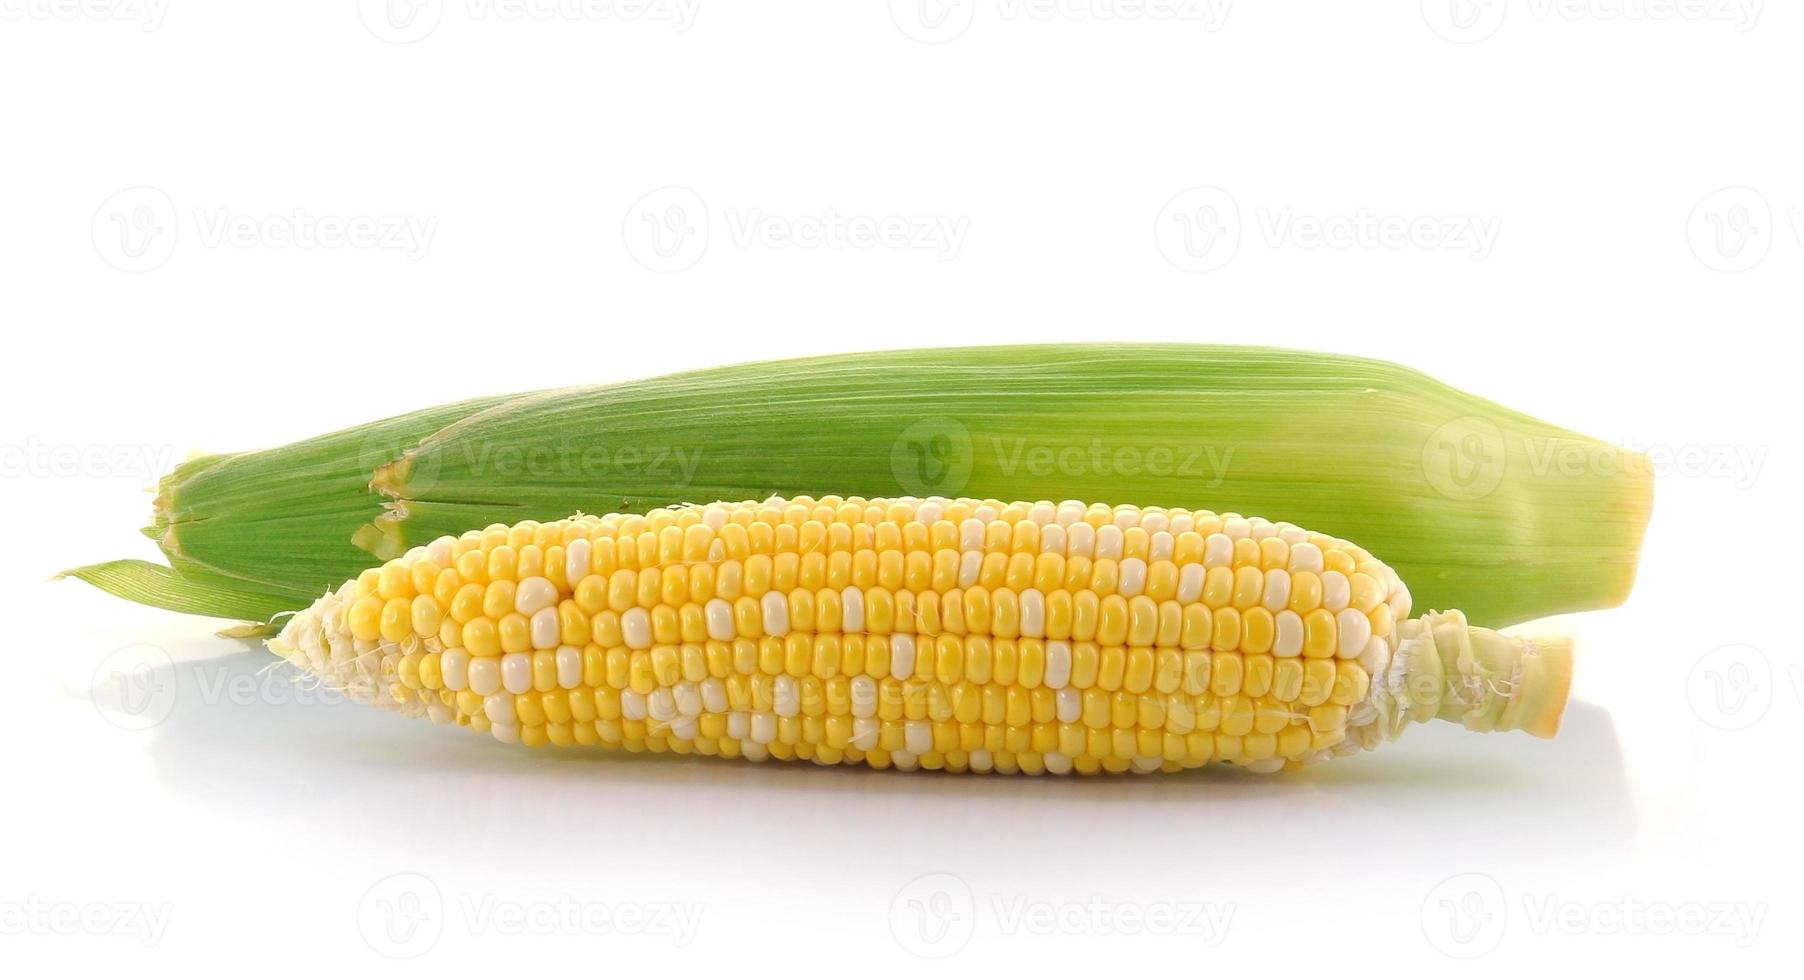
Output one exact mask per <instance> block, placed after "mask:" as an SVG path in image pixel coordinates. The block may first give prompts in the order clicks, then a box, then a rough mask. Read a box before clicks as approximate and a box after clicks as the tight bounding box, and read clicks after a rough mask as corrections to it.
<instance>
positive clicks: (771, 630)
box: [759, 590, 789, 636]
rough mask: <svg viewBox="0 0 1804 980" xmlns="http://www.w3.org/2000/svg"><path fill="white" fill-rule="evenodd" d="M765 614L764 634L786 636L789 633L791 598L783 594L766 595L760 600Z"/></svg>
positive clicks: (770, 593) (772, 593)
mask: <svg viewBox="0 0 1804 980" xmlns="http://www.w3.org/2000/svg"><path fill="white" fill-rule="evenodd" d="M759 605H760V607H761V608H762V609H763V612H764V632H765V633H766V634H768V635H770V636H784V635H786V634H787V633H788V632H789V597H788V596H786V595H784V594H783V593H781V592H777V591H774V590H773V591H771V592H766V593H764V598H763V599H761V600H759Z"/></svg>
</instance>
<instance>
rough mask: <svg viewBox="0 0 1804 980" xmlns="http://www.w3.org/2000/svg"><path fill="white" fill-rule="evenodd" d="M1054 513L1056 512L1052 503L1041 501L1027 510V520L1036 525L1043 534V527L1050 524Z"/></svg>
mask: <svg viewBox="0 0 1804 980" xmlns="http://www.w3.org/2000/svg"><path fill="white" fill-rule="evenodd" d="M1055 513H1057V512H1056V511H1055V510H1054V509H1053V506H1052V501H1050V500H1041V501H1038V502H1036V503H1035V504H1034V505H1033V506H1032V507H1029V508H1028V509H1027V519H1028V520H1030V521H1033V522H1034V523H1035V524H1038V525H1039V526H1040V527H1041V529H1042V533H1044V529H1045V527H1046V526H1047V525H1049V524H1051V523H1052V519H1053V515H1054V514H1055Z"/></svg>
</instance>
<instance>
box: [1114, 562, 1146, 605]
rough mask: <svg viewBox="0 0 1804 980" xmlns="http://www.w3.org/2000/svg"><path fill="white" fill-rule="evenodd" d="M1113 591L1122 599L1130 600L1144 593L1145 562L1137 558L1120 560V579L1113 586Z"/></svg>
mask: <svg viewBox="0 0 1804 980" xmlns="http://www.w3.org/2000/svg"><path fill="white" fill-rule="evenodd" d="M1115 591H1116V592H1118V593H1120V594H1121V596H1122V598H1124V599H1132V598H1133V597H1135V596H1137V595H1139V594H1140V593H1142V592H1145V591H1146V562H1143V561H1141V560H1140V559H1138V558H1123V559H1122V560H1121V578H1120V580H1119V581H1118V582H1117V583H1116V585H1115Z"/></svg>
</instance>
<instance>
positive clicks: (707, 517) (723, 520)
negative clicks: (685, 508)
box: [702, 504, 732, 531]
mask: <svg viewBox="0 0 1804 980" xmlns="http://www.w3.org/2000/svg"><path fill="white" fill-rule="evenodd" d="M730 517H732V514H730V513H728V511H727V508H726V507H725V506H723V505H721V504H715V505H713V506H711V507H709V508H708V509H707V510H705V511H702V523H703V524H706V525H708V528H709V530H713V531H718V530H720V529H721V528H723V527H726V526H727V520H728V518H730Z"/></svg>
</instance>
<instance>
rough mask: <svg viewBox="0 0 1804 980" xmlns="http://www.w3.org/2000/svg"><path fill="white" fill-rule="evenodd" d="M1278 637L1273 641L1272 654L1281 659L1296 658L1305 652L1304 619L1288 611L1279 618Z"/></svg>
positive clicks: (1281, 613) (1280, 614) (1279, 615)
mask: <svg viewBox="0 0 1804 980" xmlns="http://www.w3.org/2000/svg"><path fill="white" fill-rule="evenodd" d="M1277 621H1278V629H1277V636H1276V637H1275V638H1274V639H1273V640H1272V652H1273V653H1275V654H1277V655H1278V656H1280V657H1294V656H1296V655H1297V654H1300V653H1302V652H1303V617H1301V616H1299V615H1297V614H1296V613H1295V612H1294V611H1292V610H1289V609H1286V610H1284V611H1283V612H1280V613H1279V614H1278V616H1277Z"/></svg>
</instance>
